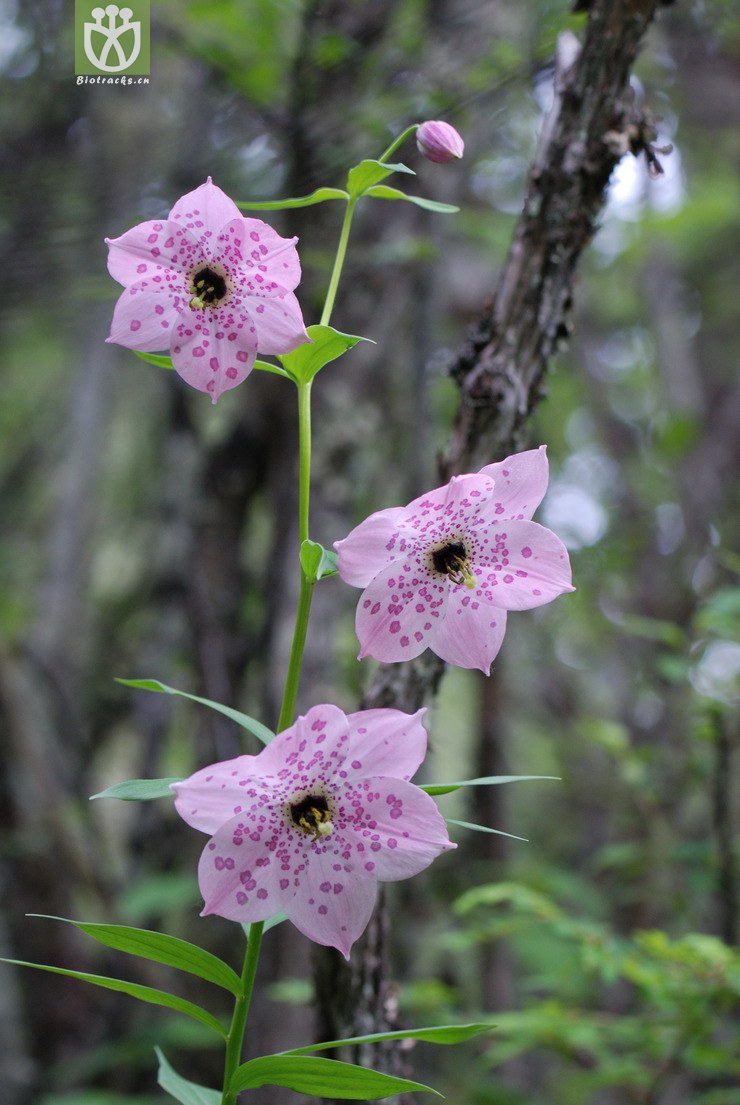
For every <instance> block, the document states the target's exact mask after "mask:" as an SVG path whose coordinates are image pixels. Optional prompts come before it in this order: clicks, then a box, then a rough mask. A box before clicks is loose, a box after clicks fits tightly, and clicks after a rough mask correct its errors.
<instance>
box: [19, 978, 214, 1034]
mask: <svg viewBox="0 0 740 1105" xmlns="http://www.w3.org/2000/svg"><path fill="white" fill-rule="evenodd" d="M0 962H1V963H11V964H14V965H15V966H16V967H33V968H34V969H35V970H37V971H48V972H49V974H53V975H65V976H66V977H67V978H77V979H79V980H80V982H89V983H90V985H91V986H100V987H102V988H103V989H104V990H115V991H117V992H118V993H120V994H129V995H130V997H132V998H137V999H138V1001H144V1002H148V1003H149V1004H150V1005H164V1006H165V1007H166V1008H167V1009H174V1010H175V1011H176V1012H178V1013H184V1014H185V1015H186V1016H187V1017H192V1018H193V1020H195V1021H200V1023H201V1024H204V1025H206V1026H207V1027H208V1028H212V1029H213V1031H214V1032H217V1033H218V1035H219V1036H222V1037H223V1038H224V1039H226V1036H227V1032H226V1029H225V1028H224V1026H223V1025H222V1024H221V1022H220V1021H218V1020H216V1018H215V1017H214V1016H213V1014H212V1013H209V1012H208V1011H207V1010H206V1009H201V1007H200V1006H199V1005H194V1004H193V1002H191V1001H185V999H184V998H178V997H176V996H175V995H174V994H168V993H167V992H166V991H165V990H155V989H154V988H153V987H151V986H140V985H139V984H138V983H136V982H126V981H124V980H123V979H120V978H108V977H107V976H105V975H90V974H87V973H86V972H85V971H71V970H68V969H67V968H65V967H49V966H47V965H46V964H45V963H28V962H26V961H25V960H23V959H0Z"/></svg>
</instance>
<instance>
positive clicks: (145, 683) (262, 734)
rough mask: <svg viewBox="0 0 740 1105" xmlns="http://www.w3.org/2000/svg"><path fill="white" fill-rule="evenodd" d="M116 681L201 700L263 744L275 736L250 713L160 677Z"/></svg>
mask: <svg viewBox="0 0 740 1105" xmlns="http://www.w3.org/2000/svg"><path fill="white" fill-rule="evenodd" d="M116 683H120V684H121V685H122V686H124V687H136V688H137V689H138V690H141V691H159V692H161V693H162V694H175V695H179V697H180V698H189V699H190V701H191V702H199V703H200V704H201V706H210V708H211V709H212V710H218V712H219V713H220V714H224V716H225V717H228V718H231V720H232V721H235V722H236V723H237V725H241V727H242V729H247V730H248V731H249V732H250V733H252V734H253V735H254V736H255V737H257V739H258V740H260V741H262V743H263V744H269V743H270V741H271V740H272V738H273V737H274V736H275V734H274V733H273V731H272V729H268V728H267V726H266V725H263V724H262V722H261V721H257V720H256V718H253V717H250V716H249V714H243V713H241V711H240V710H232V708H231V706H223V705H222V704H221V703H220V702H211V700H210V698H200V697H199V696H198V695H197V694H188V693H187V692H186V691H178V690H176V689H175V688H174V687H168V686H167V685H166V684H165V683H160V682H159V680H158V679H116Z"/></svg>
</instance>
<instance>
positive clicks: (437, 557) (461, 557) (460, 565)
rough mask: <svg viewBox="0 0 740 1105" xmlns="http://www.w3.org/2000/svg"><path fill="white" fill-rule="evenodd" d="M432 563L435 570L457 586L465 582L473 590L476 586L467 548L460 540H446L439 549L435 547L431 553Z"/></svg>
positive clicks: (476, 581)
mask: <svg viewBox="0 0 740 1105" xmlns="http://www.w3.org/2000/svg"><path fill="white" fill-rule="evenodd" d="M432 564H433V565H434V570H435V571H436V572H439V573H440V575H444V576H447V578H448V579H449V580H450V581H451V582H452V583H455V584H457V586H458V587H461V586H462V585H463V584H465V586H466V587H468V588H470V590H473V588H475V587H477V586H478V580H477V579H476V577H475V575H474V574H473V569H472V568H471V566H470V560H469V559H468V553H467V549H466V548H465V545H464V544H463V543H462V541H448V543H447V544H446V545H444V546H443V547H442V548H441V549H436V550H435V551H434V552H433V553H432Z"/></svg>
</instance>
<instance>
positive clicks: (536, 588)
mask: <svg viewBox="0 0 740 1105" xmlns="http://www.w3.org/2000/svg"><path fill="white" fill-rule="evenodd" d="M532 594H533V595H541V594H542V591H540V590H539V588H538V587H534V588H533V589H532Z"/></svg>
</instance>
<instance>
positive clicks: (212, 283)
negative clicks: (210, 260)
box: [188, 265, 229, 311]
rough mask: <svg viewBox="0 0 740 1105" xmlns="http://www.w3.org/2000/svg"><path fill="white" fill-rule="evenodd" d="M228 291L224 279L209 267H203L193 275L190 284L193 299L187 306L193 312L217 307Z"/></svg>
mask: <svg viewBox="0 0 740 1105" xmlns="http://www.w3.org/2000/svg"><path fill="white" fill-rule="evenodd" d="M228 290H229V288H228V284H227V283H226V278H225V277H224V276H223V275H222V274H221V273H220V272H216V270H215V269H212V268H211V267H210V266H209V265H204V266H203V268H201V269H198V271H197V272H195V273H193V277H192V280H191V282H190V291H191V293H192V296H193V298H192V299H191V300H190V303H189V304H188V306H190V307H192V309H193V310H194V311H196V310H198V311H202V310H203V309H204V308H205V307H217V306H218V304H219V303H220V302H221V300H222V299H223V298H224V296H225V295H226V293H227V292H228Z"/></svg>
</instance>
